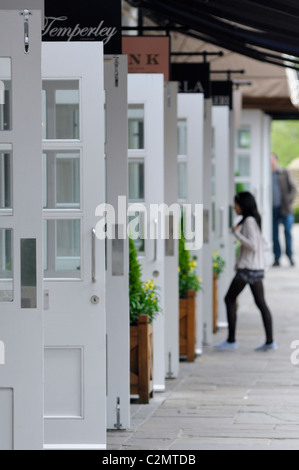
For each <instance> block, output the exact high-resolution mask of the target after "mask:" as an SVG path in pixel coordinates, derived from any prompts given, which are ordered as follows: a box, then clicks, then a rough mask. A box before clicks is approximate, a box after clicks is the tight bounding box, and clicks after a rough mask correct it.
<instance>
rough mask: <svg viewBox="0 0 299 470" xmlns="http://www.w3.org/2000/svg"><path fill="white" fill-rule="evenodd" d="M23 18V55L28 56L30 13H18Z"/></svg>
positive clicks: (25, 11)
mask: <svg viewBox="0 0 299 470" xmlns="http://www.w3.org/2000/svg"><path fill="white" fill-rule="evenodd" d="M20 15H22V16H23V17H24V53H25V54H29V17H30V15H32V13H31V11H29V10H24V11H22V12H21V13H20Z"/></svg>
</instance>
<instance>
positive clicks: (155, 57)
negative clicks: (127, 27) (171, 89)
mask: <svg viewBox="0 0 299 470" xmlns="http://www.w3.org/2000/svg"><path fill="white" fill-rule="evenodd" d="M122 50H123V54H127V55H128V67H129V73H163V74H164V80H165V82H168V81H169V54H170V39H169V37H168V36H141V37H140V36H125V37H123V42H122Z"/></svg>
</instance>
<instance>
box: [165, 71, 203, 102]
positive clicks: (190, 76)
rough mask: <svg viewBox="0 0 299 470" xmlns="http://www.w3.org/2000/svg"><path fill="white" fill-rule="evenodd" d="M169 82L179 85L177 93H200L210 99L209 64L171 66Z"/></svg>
mask: <svg viewBox="0 0 299 470" xmlns="http://www.w3.org/2000/svg"><path fill="white" fill-rule="evenodd" d="M171 80H172V81H174V82H178V83H179V93H202V94H204V95H205V98H210V96H211V94H210V64H208V63H203V64H189V63H184V64H182V63H180V64H172V65H171Z"/></svg>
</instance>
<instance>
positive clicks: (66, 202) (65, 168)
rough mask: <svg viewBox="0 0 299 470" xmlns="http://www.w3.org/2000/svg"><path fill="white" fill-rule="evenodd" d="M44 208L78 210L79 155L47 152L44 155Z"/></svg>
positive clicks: (75, 153)
mask: <svg viewBox="0 0 299 470" xmlns="http://www.w3.org/2000/svg"><path fill="white" fill-rule="evenodd" d="M44 185H45V186H44V187H46V190H45V193H44V208H45V209H79V208H80V153H79V152H74V151H48V152H45V153H44Z"/></svg>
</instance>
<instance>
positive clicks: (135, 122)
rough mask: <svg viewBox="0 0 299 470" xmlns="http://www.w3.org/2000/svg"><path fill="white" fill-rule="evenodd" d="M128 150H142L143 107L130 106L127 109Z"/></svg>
mask: <svg viewBox="0 0 299 470" xmlns="http://www.w3.org/2000/svg"><path fill="white" fill-rule="evenodd" d="M128 126H129V149H131V150H141V149H144V106H143V105H130V106H129V109H128Z"/></svg>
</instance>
